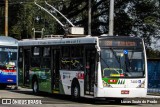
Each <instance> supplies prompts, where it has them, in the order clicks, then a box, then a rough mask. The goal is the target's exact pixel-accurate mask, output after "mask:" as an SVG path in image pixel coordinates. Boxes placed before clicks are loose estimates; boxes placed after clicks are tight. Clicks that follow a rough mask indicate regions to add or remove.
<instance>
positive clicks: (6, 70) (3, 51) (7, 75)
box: [0, 36, 18, 88]
mask: <svg viewBox="0 0 160 107" xmlns="http://www.w3.org/2000/svg"><path fill="white" fill-rule="evenodd" d="M17 58H18V40H16V39H14V38H12V37H6V36H0V88H6V86H7V85H17V70H18V69H17Z"/></svg>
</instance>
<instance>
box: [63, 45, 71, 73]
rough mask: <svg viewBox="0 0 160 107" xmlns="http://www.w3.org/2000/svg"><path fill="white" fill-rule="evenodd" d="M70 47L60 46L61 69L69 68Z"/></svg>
mask: <svg viewBox="0 0 160 107" xmlns="http://www.w3.org/2000/svg"><path fill="white" fill-rule="evenodd" d="M70 63H71V59H70V47H69V46H64V47H62V57H61V69H65V70H70Z"/></svg>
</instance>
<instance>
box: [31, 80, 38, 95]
mask: <svg viewBox="0 0 160 107" xmlns="http://www.w3.org/2000/svg"><path fill="white" fill-rule="evenodd" d="M32 90H33V93H34V94H38V91H39V89H38V81H37V80H36V79H35V80H33V83H32Z"/></svg>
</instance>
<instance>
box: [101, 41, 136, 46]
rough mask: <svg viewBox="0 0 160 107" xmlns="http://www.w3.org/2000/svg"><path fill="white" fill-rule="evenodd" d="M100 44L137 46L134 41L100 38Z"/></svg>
mask: <svg viewBox="0 0 160 107" xmlns="http://www.w3.org/2000/svg"><path fill="white" fill-rule="evenodd" d="M100 46H137V43H136V42H135V41H118V40H116V41H115V40H102V41H100Z"/></svg>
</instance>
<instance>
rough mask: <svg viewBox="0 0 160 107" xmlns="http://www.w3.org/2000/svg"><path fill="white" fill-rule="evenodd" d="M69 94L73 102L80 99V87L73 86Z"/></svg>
mask: <svg viewBox="0 0 160 107" xmlns="http://www.w3.org/2000/svg"><path fill="white" fill-rule="evenodd" d="M71 94H72V98H73V100H77V99H79V98H80V87H79V85H78V84H74V85H73V87H72V91H71Z"/></svg>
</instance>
